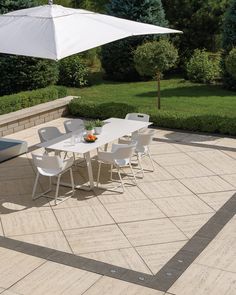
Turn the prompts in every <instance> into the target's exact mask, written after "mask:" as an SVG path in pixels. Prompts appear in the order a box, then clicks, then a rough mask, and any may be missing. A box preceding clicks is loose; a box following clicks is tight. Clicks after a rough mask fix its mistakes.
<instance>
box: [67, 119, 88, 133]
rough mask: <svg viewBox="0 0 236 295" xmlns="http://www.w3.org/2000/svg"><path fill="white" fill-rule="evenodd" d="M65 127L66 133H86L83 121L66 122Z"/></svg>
mask: <svg viewBox="0 0 236 295" xmlns="http://www.w3.org/2000/svg"><path fill="white" fill-rule="evenodd" d="M64 127H65V131H66V133H70V132H76V131H78V132H83V131H84V121H83V120H81V119H74V120H66V121H65V122H64Z"/></svg>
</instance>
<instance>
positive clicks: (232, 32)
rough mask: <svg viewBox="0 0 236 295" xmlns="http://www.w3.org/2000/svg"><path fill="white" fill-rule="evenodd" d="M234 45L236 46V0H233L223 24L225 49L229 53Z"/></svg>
mask: <svg viewBox="0 0 236 295" xmlns="http://www.w3.org/2000/svg"><path fill="white" fill-rule="evenodd" d="M234 46H236V0H233V1H231V5H230V7H229V8H228V10H227V11H226V14H225V19H224V24H223V49H224V50H225V51H226V52H227V53H228V52H229V51H230V50H231V49H232V48H233V47H234Z"/></svg>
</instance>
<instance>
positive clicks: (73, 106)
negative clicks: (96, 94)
mask: <svg viewBox="0 0 236 295" xmlns="http://www.w3.org/2000/svg"><path fill="white" fill-rule="evenodd" d="M69 110H70V113H71V114H72V115H74V116H79V117H85V118H91V119H100V120H105V119H108V118H110V117H116V118H124V117H125V115H126V114H127V113H133V112H136V111H137V109H136V107H135V106H132V105H129V104H126V103H116V102H110V103H99V104H96V103H91V102H86V101H83V100H82V99H81V98H74V99H73V100H72V101H71V102H70V104H69Z"/></svg>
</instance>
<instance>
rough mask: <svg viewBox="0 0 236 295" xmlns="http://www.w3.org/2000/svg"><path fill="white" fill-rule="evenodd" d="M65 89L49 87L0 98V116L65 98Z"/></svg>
mask: <svg viewBox="0 0 236 295" xmlns="http://www.w3.org/2000/svg"><path fill="white" fill-rule="evenodd" d="M66 95H67V89H66V88H65V87H62V86H50V87H47V88H44V89H38V90H32V91H25V92H20V93H18V94H12V95H5V96H1V97H0V115H3V114H7V113H10V112H14V111H18V110H21V109H23V108H27V107H31V106H34V105H37V104H40V103H43V102H48V101H52V100H55V99H57V98H61V97H65V96H66Z"/></svg>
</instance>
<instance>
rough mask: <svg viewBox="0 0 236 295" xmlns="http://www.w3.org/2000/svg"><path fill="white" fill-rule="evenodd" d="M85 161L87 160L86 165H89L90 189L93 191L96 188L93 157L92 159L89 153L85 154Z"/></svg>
mask: <svg viewBox="0 0 236 295" xmlns="http://www.w3.org/2000/svg"><path fill="white" fill-rule="evenodd" d="M85 159H86V163H87V169H88V177H89V183H90V189H91V190H92V189H93V188H94V179H93V169H92V163H91V157H90V153H89V152H88V153H86V154H85Z"/></svg>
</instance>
